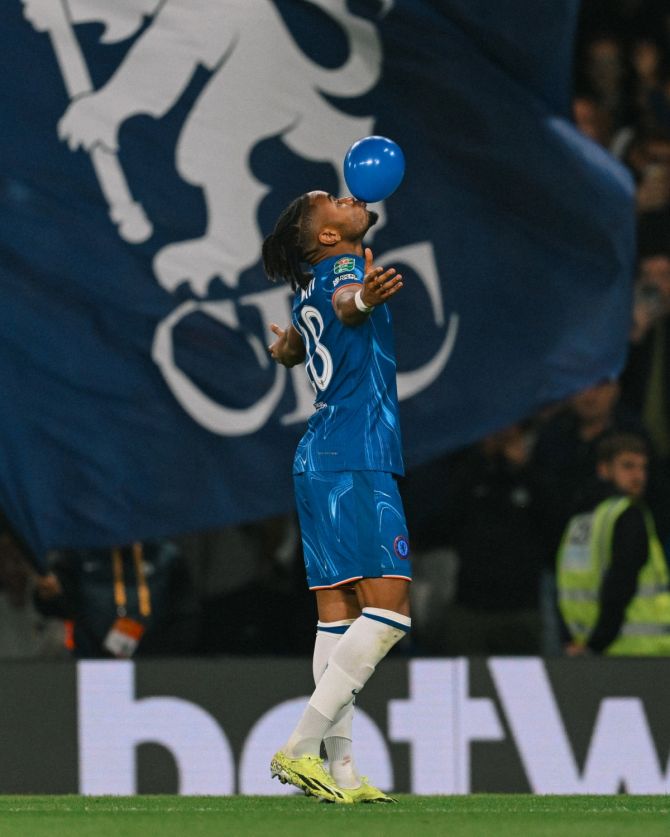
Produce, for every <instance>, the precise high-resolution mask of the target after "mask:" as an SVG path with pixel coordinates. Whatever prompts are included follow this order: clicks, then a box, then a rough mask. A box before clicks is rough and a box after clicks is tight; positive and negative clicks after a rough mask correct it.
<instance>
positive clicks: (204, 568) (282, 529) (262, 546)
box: [177, 515, 314, 655]
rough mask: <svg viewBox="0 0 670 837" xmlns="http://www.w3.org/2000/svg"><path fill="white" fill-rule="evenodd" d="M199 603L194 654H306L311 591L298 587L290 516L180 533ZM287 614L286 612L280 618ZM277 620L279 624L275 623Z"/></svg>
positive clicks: (300, 583) (311, 637)
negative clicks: (198, 636) (192, 532)
mask: <svg viewBox="0 0 670 837" xmlns="http://www.w3.org/2000/svg"><path fill="white" fill-rule="evenodd" d="M177 542H178V543H179V544H180V546H181V547H182V548H183V550H184V555H185V558H186V560H187V562H188V563H189V566H190V568H191V571H192V575H193V578H194V581H195V587H196V593H197V597H198V601H199V603H200V606H201V610H202V620H201V632H200V639H199V641H198V646H197V650H198V653H201V654H246V655H254V654H308V653H309V652H310V651H311V650H312V647H313V645H314V630H313V627H312V624H313V620H314V601H313V596H312V595H311V594H310V593H309V591H307V590H306V589H305V584H304V574H303V572H302V561H301V560H300V554H299V544H298V533H297V526H296V523H295V520H294V516H293V515H284V516H280V517H273V518H268V519H266V520H261V521H257V522H256V523H253V524H249V525H240V526H227V527H225V528H222V529H218V530H214V531H209V532H202V533H198V534H193V535H188V536H184V537H181V538H179V539H178V540H177ZM286 613H291V614H292V618H291V619H290V620H288V621H286V620H285V619H284V615H285V614H286ZM280 622H283V623H284V628H283V630H281V631H278V630H277V624H278V623H280Z"/></svg>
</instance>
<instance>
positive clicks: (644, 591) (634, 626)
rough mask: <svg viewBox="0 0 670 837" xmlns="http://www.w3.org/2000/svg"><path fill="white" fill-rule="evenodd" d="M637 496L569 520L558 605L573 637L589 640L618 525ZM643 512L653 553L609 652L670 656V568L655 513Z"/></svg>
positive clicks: (607, 502) (615, 499)
mask: <svg viewBox="0 0 670 837" xmlns="http://www.w3.org/2000/svg"><path fill="white" fill-rule="evenodd" d="M632 502H633V501H631V500H630V499H629V498H627V497H612V498H610V499H608V500H605V501H604V502H603V503H600V505H599V506H597V507H596V509H595V510H594V511H592V512H590V513H588V514H579V515H576V516H575V517H573V518H572V519H571V520H570V522H569V523H568V525H567V527H566V530H565V534H564V535H563V540H562V541H561V545H560V548H559V550H558V566H557V584H558V598H559V606H560V609H561V613H562V615H563V619H564V621H565V624H566V625H567V626H568V629H569V630H570V633H571V635H572V638H573V639H574V640H576V641H577V642H585V641H586V640H587V639H588V637H589V635H590V634H591V631H592V630H593V628H594V627H595V624H596V621H597V620H598V615H599V612H600V605H599V601H598V593H599V590H600V585H601V582H602V579H603V577H604V575H605V573H606V572H607V570H608V568H609V565H610V561H611V557H612V538H613V535H614V526H615V524H616V522H617V520H618V519H619V517H621V515H622V514H623V513H624V512H625V511H626V509H628V508H629V507H630V506H631V504H632ZM640 509H641V510H642V512H643V514H644V519H645V525H646V529H647V535H648V537H649V552H648V557H647V561H646V563H645V565H644V566H643V567H642V569H641V570H640V574H639V575H638V579H637V591H636V593H635V596H634V598H633V599H632V601H631V602H630V604H629V605H628V608H627V609H626V613H625V615H624V622H623V624H622V626H621V631H620V632H619V636H618V637H617V638H616V639H615V640H614V642H613V643H612V644H611V645H610V646H609V647H608V648H607V649H606V651H605V653H606V654H629V655H639V656H645V655H650V656H660V655H666V654H667V655H670V592H669V591H668V582H669V581H670V573H669V572H668V565H667V563H666V560H665V556H664V554H663V547H662V546H661V543H660V541H659V539H658V535H657V534H656V527H655V526H654V521H653V519H652V516H651V514H650V512H649V511H648V510H647V509H646V508H645V507H644V506H640Z"/></svg>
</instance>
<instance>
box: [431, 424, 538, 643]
mask: <svg viewBox="0 0 670 837" xmlns="http://www.w3.org/2000/svg"><path fill="white" fill-rule="evenodd" d="M531 445H532V429H531V427H530V425H528V424H515V425H513V426H511V427H508V428H506V429H505V430H501V431H499V432H497V433H494V434H492V435H490V436H488V437H486V438H485V439H484V440H483V441H482V442H480V443H479V444H476V445H474V446H472V447H470V448H469V449H467V450H466V451H465V452H464V453H462V454H461V455H459V456H458V457H455V458H454V459H453V464H452V469H451V473H450V475H449V478H448V483H447V485H448V489H447V492H446V495H445V496H443V506H442V510H441V514H440V516H439V517H438V518H436V520H435V521H434V527H435V530H436V531H438V530H439V529H440V528H441V529H442V533H441V537H442V541H443V543H444V545H445V546H450V547H453V549H454V550H455V552H456V555H457V557H458V571H457V576H456V589H455V601H454V602H453V603H452V604H450V605H448V606H447V607H445V608H444V610H443V611H442V613H441V614H440V615H437V614H436V615H435V616H434V621H432V622H429V623H428V624H426V625H421V628H420V630H419V635H418V637H417V642H418V643H419V646H420V648H421V650H422V651H424V650H425V651H428V652H430V653H444V654H449V655H454V656H458V655H480V654H538V653H539V652H540V614H539V583H540V573H541V569H542V566H543V550H544V548H545V546H544V537H543V532H542V526H541V520H540V519H539V517H538V509H537V480H536V477H535V473H534V469H533V467H532V465H531V463H530V448H531Z"/></svg>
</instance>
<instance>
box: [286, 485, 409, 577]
mask: <svg viewBox="0 0 670 837" xmlns="http://www.w3.org/2000/svg"><path fill="white" fill-rule="evenodd" d="M293 480H294V485H295V498H296V506H297V509H298V518H299V520H300V531H301V535H302V546H303V554H304V558H305V569H306V570H307V584H308V586H309V588H310V590H324V589H327V588H329V587H338V586H340V585H346V584H347V583H350V584H351V583H354V582H356V581H358V580H359V579H361V578H404V579H407V580H408V581H411V580H412V564H411V561H410V557H409V538H408V534H407V523H406V522H405V512H404V511H403V507H402V500H401V499H400V493H399V491H398V485H397V483H396V481H395V479H394V477H393V475H392V474H388V473H385V472H383V471H307V472H305V473H302V474H294V476H293Z"/></svg>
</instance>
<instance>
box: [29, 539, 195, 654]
mask: <svg viewBox="0 0 670 837" xmlns="http://www.w3.org/2000/svg"><path fill="white" fill-rule="evenodd" d="M50 570H51V572H50V573H49V574H48V575H46V576H44V577H41V578H39V579H38V580H37V582H36V588H35V595H34V601H35V606H36V607H37V609H38V610H39V611H40V612H41V613H43V614H44V615H46V616H56V617H59V618H61V619H64V620H67V621H68V622H69V623H70V625H71V650H72V653H73V655H74V656H75V657H77V658H101V657H102V658H104V657H130V656H134V655H138V656H147V655H174V654H187V653H189V652H192V651H193V650H194V649H195V648H196V642H197V639H198V631H199V624H198V622H199V612H198V607H197V602H196V598H195V595H194V590H193V584H192V581H191V578H190V575H189V572H188V567H187V565H186V563H185V562H184V559H183V556H182V554H181V552H180V551H179V550H178V549H177V547H176V546H175V544H173V543H172V542H170V541H166V540H163V541H157V542H148V543H134V544H129V545H127V546H122V547H114V548H111V549H87V550H65V551H61V552H55V553H53V554H52V556H51V557H50Z"/></svg>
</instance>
